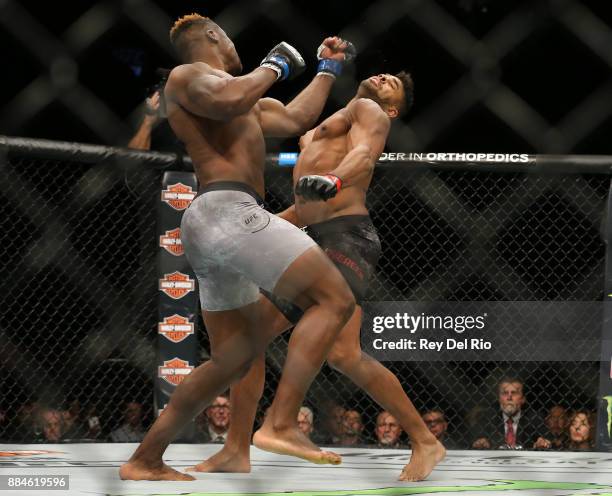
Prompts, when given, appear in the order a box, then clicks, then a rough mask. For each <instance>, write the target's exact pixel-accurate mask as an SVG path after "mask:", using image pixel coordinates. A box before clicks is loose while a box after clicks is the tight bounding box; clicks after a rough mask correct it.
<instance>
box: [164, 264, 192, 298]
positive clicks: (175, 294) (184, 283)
mask: <svg viewBox="0 0 612 496" xmlns="http://www.w3.org/2000/svg"><path fill="white" fill-rule="evenodd" d="M159 290H160V291H163V292H164V293H165V294H167V295H168V296H169V297H170V298H172V299H173V300H180V299H181V298H183V297H184V296H185V295H186V294H188V293H190V292H191V291H195V281H194V280H193V279H192V278H191V277H189V275H188V274H183V273H182V272H179V271H174V272H172V273H171V274H164V276H163V277H162V278H161V279H160V280H159Z"/></svg>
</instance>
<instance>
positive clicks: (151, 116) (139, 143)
mask: <svg viewBox="0 0 612 496" xmlns="http://www.w3.org/2000/svg"><path fill="white" fill-rule="evenodd" d="M160 99H161V95H160V92H159V90H157V91H155V92H154V93H153V94H152V95H151V96H150V97H148V98H147V99H146V100H145V103H144V116H143V118H142V121H141V123H140V126H138V129H137V131H136V134H135V135H134V136H132V139H131V140H130V141H129V143H128V148H135V149H138V150H150V149H151V134H152V133H153V129H155V127H156V126H157V125H158V124H159V123H160V122H161V120H162V113H161V109H160V104H161V102H160Z"/></svg>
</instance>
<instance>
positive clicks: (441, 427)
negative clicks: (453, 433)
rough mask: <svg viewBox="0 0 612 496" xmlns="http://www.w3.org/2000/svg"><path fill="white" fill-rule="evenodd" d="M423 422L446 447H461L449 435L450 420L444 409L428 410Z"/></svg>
mask: <svg viewBox="0 0 612 496" xmlns="http://www.w3.org/2000/svg"><path fill="white" fill-rule="evenodd" d="M422 417H423V422H425V425H426V426H427V428H428V429H429V431H430V432H431V433H432V434H433V435H434V436H436V439H437V440H438V441H440V442H441V443H442V444H443V445H444V447H445V448H446V449H459V448H460V446H459V443H457V442H456V441H455V440H454V439H452V438H451V437H450V436H449V435H448V420H447V419H446V415H444V412H443V411H442V410H438V409H433V410H427V411H426V412H425V413H424V414H423V415H422Z"/></svg>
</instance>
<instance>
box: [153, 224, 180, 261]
mask: <svg viewBox="0 0 612 496" xmlns="http://www.w3.org/2000/svg"><path fill="white" fill-rule="evenodd" d="M159 246H161V247H162V248H163V249H164V250H166V251H167V252H168V253H170V255H174V256H175V257H180V256H181V255H182V254H183V253H185V251H184V250H183V243H181V228H180V227H177V228H176V229H171V230H170V231H166V234H164V235H162V236H160V237H159Z"/></svg>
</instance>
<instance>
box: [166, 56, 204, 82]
mask: <svg viewBox="0 0 612 496" xmlns="http://www.w3.org/2000/svg"><path fill="white" fill-rule="evenodd" d="M212 73H213V69H212V67H210V66H209V65H208V64H206V63H204V62H194V63H192V64H182V65H177V66H176V67H175V68H174V69H172V70H171V71H170V74H169V75H168V82H167V83H166V86H167V85H170V87H175V86H177V87H180V86H182V85H184V84H186V83H188V82H189V81H192V80H193V79H194V78H196V77H198V76H206V75H208V74H212Z"/></svg>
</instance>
